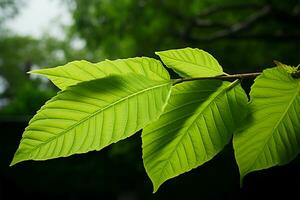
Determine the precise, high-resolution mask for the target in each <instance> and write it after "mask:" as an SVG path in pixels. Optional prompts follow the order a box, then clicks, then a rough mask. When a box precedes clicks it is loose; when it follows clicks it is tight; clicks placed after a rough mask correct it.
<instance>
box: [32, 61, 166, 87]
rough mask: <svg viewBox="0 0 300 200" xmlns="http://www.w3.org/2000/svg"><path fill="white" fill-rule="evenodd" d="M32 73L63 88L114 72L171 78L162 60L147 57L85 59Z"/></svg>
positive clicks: (156, 78) (161, 78) (152, 77)
mask: <svg viewBox="0 0 300 200" xmlns="http://www.w3.org/2000/svg"><path fill="white" fill-rule="evenodd" d="M31 73H33V74H40V75H45V76H47V77H48V78H49V79H50V80H51V81H52V82H53V83H54V84H55V85H56V86H57V87H58V88H60V89H62V90H64V89H66V88H67V87H69V86H71V85H76V84H77V83H80V82H83V81H90V80H94V79H99V78H104V77H107V76H109V75H113V74H115V75H122V74H127V73H136V74H140V75H143V76H146V77H148V78H150V79H152V80H157V81H160V80H169V79H170V77H169V74H168V72H167V71H166V70H165V69H164V67H163V66H162V64H161V62H159V61H158V60H155V59H153V58H147V57H136V58H128V59H118V60H105V61H102V62H99V63H90V62H88V61H85V60H81V61H73V62H70V63H68V64H66V65H63V66H58V67H55V68H48V69H39V70H34V71H31Z"/></svg>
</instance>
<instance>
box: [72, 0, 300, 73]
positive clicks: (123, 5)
mask: <svg viewBox="0 0 300 200" xmlns="http://www.w3.org/2000/svg"><path fill="white" fill-rule="evenodd" d="M70 8H71V11H72V14H73V19H74V24H73V26H72V31H73V33H74V34H76V35H79V36H80V37H81V38H83V39H84V40H85V41H86V44H87V48H88V49H90V50H91V51H93V53H94V55H95V56H94V57H95V58H96V59H98V60H99V59H103V58H106V57H109V58H120V57H131V56H141V55H147V56H154V54H153V52H154V51H157V50H165V49H173V48H181V47H185V46H190V47H198V48H202V49H205V50H207V51H209V52H211V53H212V54H213V55H215V56H216V57H217V58H218V60H220V61H221V64H223V66H225V68H226V69H227V71H249V70H258V69H262V68H264V67H265V66H270V65H271V64H272V60H273V59H277V60H282V61H284V62H288V63H291V64H297V62H299V52H300V45H299V41H300V14H299V13H300V2H299V0H289V1H281V0H250V1H246V2H241V1H238V0H213V1H212V0H203V1H199V0H190V1H185V0H178V1H172V0H164V1H162V0H114V1H110V0H90V1H85V0H74V1H71V6H70ZM236 29H237V30H236ZM239 29H240V30H239ZM222 34H223V35H222ZM297 42H298V43H297Z"/></svg>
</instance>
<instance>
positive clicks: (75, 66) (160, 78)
mask: <svg viewBox="0 0 300 200" xmlns="http://www.w3.org/2000/svg"><path fill="white" fill-rule="evenodd" d="M157 55H158V56H159V57H160V58H161V60H162V62H163V63H164V64H165V65H166V66H167V67H168V68H171V69H172V70H174V71H175V72H176V73H177V74H178V75H179V76H181V77H183V78H199V80H197V79H194V80H193V81H182V82H180V83H178V82H176V80H173V79H170V76H169V74H168V72H167V70H166V69H165V68H164V66H163V64H162V63H161V62H160V61H158V60H155V59H153V58H147V57H136V58H129V59H118V60H105V61H102V62H99V63H90V62H87V61H74V62H71V63H68V64H66V65H63V66H59V67H56V68H49V69H41V70H35V71H32V72H31V73H34V74H41V75H44V76H47V77H48V78H49V79H50V80H51V81H52V82H53V83H54V84H55V85H56V86H57V87H58V88H60V89H61V91H60V92H59V93H58V94H57V95H56V96H55V97H53V98H52V99H50V100H49V101H48V102H47V103H46V104H45V105H44V106H42V107H41V109H40V110H39V111H38V112H37V113H36V115H35V116H34V117H33V118H32V119H31V120H30V122H29V125H28V127H27V128H26V129H25V131H24V133H23V137H22V140H21V142H20V146H19V148H18V150H17V152H16V153H15V156H14V158H13V161H12V163H11V165H14V164H16V163H19V162H21V161H25V160H47V159H52V158H57V157H66V156H70V155H73V154H78V153H86V152H89V151H93V150H101V149H103V148H104V147H106V146H108V145H110V144H112V143H115V142H118V141H120V140H123V139H125V138H127V137H130V136H132V135H133V134H135V133H136V132H137V131H139V130H141V129H143V131H142V151H143V161H144V166H145V169H146V172H147V174H148V175H149V177H150V179H151V180H152V182H153V186H154V192H155V191H157V189H158V188H159V187H160V185H161V184H162V183H164V182H165V181H166V180H168V179H170V178H173V177H176V176H178V175H180V174H182V173H184V172H188V171H190V170H192V169H194V168H196V167H199V166H200V165H202V164H204V163H205V162H207V161H209V160H211V159H212V158H213V157H214V156H215V155H217V154H218V153H219V152H220V151H222V149H223V148H224V146H225V145H227V144H228V143H230V141H231V139H232V138H233V140H232V141H233V142H232V143H233V147H234V150H235V158H236V161H237V164H238V166H239V170H240V177H241V181H242V179H243V177H244V176H245V175H246V174H248V173H250V172H252V171H256V170H261V169H265V168H269V167H272V166H275V165H283V164H286V163H288V162H289V161H291V160H292V159H293V158H295V157H296V155H297V154H298V153H299V151H300V135H299V134H298V132H297V131H298V130H299V129H300V116H299V113H300V79H298V78H297V77H296V76H295V74H297V73H298V71H297V70H298V69H297V68H296V67H291V66H287V65H284V64H282V63H279V62H277V66H276V67H273V68H269V69H266V70H264V71H263V72H262V74H261V75H259V76H258V77H257V78H255V82H254V84H253V85H252V88H251V92H250V101H248V97H247V95H246V93H245V91H244V90H243V88H242V87H241V84H240V80H239V79H236V80H233V81H232V82H229V81H222V80H219V79H216V77H219V76H229V75H228V74H227V73H225V72H224V71H223V69H222V67H221V65H220V64H219V63H218V61H217V60H216V59H215V58H214V57H213V56H212V55H210V54H209V53H207V52H205V51H203V50H199V49H193V48H184V49H176V50H168V51H162V52H157ZM203 77H205V78H207V79H206V80H203V79H200V78H203Z"/></svg>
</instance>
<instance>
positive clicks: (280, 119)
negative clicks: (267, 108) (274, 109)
mask: <svg viewBox="0 0 300 200" xmlns="http://www.w3.org/2000/svg"><path fill="white" fill-rule="evenodd" d="M299 92H300V82H299V83H298V87H297V89H296V92H295V95H294V96H293V97H292V100H291V101H290V102H289V104H288V106H287V108H286V110H285V111H284V112H283V115H281V117H280V118H279V119H278V121H277V122H276V124H275V126H274V127H273V129H272V131H271V132H270V136H269V137H268V138H267V140H265V141H266V142H265V144H264V145H263V147H262V148H261V151H259V153H257V156H256V158H255V160H254V161H253V164H252V165H251V167H250V168H249V169H250V171H251V169H252V168H253V166H254V165H255V164H256V162H257V160H258V158H259V157H260V155H261V152H263V151H264V149H265V148H266V146H267V144H268V143H269V141H270V139H271V138H272V136H273V135H274V132H275V130H276V129H277V128H278V126H279V124H280V123H282V120H283V118H284V117H285V116H286V114H287V113H288V111H289V110H290V107H291V105H292V104H293V103H294V101H295V99H296V97H297V96H298V94H299ZM248 172H249V170H248V171H246V172H245V174H246V173H248Z"/></svg>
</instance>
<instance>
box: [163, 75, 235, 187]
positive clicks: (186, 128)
mask: <svg viewBox="0 0 300 200" xmlns="http://www.w3.org/2000/svg"><path fill="white" fill-rule="evenodd" d="M236 83H238V81H234V82H232V83H231V84H229V85H228V86H226V87H224V88H223V90H221V91H219V92H218V93H217V94H215V95H214V96H213V97H212V98H211V99H210V97H211V96H210V97H209V99H210V101H209V103H207V105H205V106H204V107H203V108H202V109H200V111H199V113H198V114H197V115H196V116H195V117H194V119H193V120H192V122H190V124H189V125H188V126H187V127H185V128H183V129H181V130H180V132H181V131H182V130H189V129H190V127H191V126H192V125H193V124H194V122H195V121H196V119H198V117H199V115H200V114H201V113H203V111H204V110H206V109H207V108H208V107H209V106H210V104H211V103H212V102H214V100H215V99H216V98H218V97H219V96H220V95H222V94H223V93H224V92H227V91H228V89H231V88H232V87H233V86H234V85H235V84H236ZM220 87H222V86H220ZM218 89H219V88H218ZM212 95H213V94H212ZM206 102H207V101H206ZM204 103H205V102H204ZM199 108H201V105H200V107H199ZM187 134H188V131H186V132H184V133H183V134H182V135H181V137H180V138H179V139H178V142H177V144H176V145H175V147H174V149H173V151H172V153H170V154H169V156H168V158H167V159H166V160H167V162H166V163H165V164H164V166H163V167H162V170H161V173H160V176H159V177H160V179H159V182H160V181H161V179H162V175H163V172H164V171H165V168H166V165H167V164H168V163H169V162H170V161H169V160H170V158H171V157H172V156H173V155H174V152H175V151H176V149H177V148H178V145H179V144H180V143H181V141H182V139H183V138H184V137H185V136H186V135H187ZM174 176H175V175H174Z"/></svg>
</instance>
